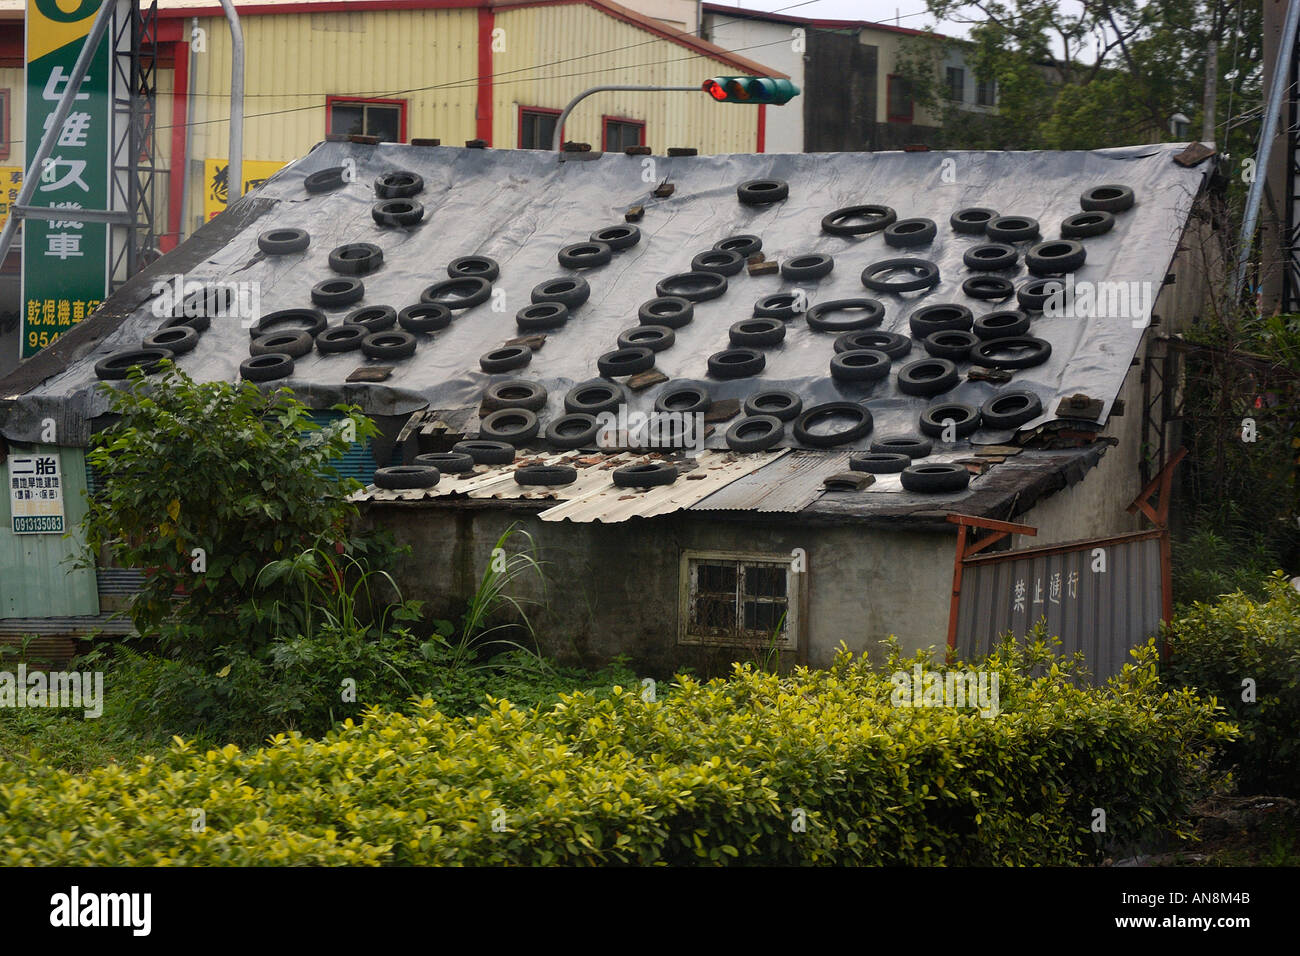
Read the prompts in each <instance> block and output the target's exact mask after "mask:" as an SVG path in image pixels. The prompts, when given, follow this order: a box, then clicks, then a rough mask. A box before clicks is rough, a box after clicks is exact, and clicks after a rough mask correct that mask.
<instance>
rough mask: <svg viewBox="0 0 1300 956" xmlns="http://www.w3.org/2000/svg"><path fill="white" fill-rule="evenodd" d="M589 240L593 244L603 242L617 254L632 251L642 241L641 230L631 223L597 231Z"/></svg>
mask: <svg viewBox="0 0 1300 956" xmlns="http://www.w3.org/2000/svg"><path fill="white" fill-rule="evenodd" d="M587 238H588V239H590V240H591V241H592V242H603V243H604V244H605V245H607V246H609V247H610V248H611V249H612V250H614V251H615V252H622V251H623V250H624V249H631V248H632V247H633V246H635V245H636V244H637V243H638V242H640V241H641V230H640V229H638V228H637V227H636V226H634V225H632V224H631V223H630V222H628V223H619V224H618V225H617V226H606V227H605V228H604V229H597V230H596V231H595V232H593V233H592V234H591V235H590V236H588V237H587Z"/></svg>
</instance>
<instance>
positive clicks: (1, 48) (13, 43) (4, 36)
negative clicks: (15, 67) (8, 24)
mask: <svg viewBox="0 0 1300 956" xmlns="http://www.w3.org/2000/svg"><path fill="white" fill-rule="evenodd" d="M23 52H24V51H23V28H22V26H21V25H18V29H16V30H5V31H4V32H0V59H5V60H12V59H15V58H16V59H17V60H18V61H19V65H20V66H21V65H22V64H23V62H25V61H24V58H23Z"/></svg>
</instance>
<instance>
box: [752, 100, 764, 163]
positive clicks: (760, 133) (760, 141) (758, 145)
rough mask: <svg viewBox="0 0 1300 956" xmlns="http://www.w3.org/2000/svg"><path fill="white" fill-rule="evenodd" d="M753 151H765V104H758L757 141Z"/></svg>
mask: <svg viewBox="0 0 1300 956" xmlns="http://www.w3.org/2000/svg"><path fill="white" fill-rule="evenodd" d="M754 152H756V153H766V152H767V104H766V103H759V104H758V142H757V143H756V144H755V145H754Z"/></svg>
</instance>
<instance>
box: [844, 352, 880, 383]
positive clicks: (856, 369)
mask: <svg viewBox="0 0 1300 956" xmlns="http://www.w3.org/2000/svg"><path fill="white" fill-rule="evenodd" d="M888 376H889V356H888V355H886V354H885V353H884V352H877V351H876V350H875V349H850V350H849V351H847V352H836V353H835V357H834V358H832V359H831V378H833V379H836V380H837V381H841V382H876V381H879V380H880V379H882V378H887V377H888Z"/></svg>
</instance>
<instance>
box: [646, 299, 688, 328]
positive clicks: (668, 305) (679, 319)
mask: <svg viewBox="0 0 1300 956" xmlns="http://www.w3.org/2000/svg"><path fill="white" fill-rule="evenodd" d="M694 317H695V303H693V302H692V301H691V300H690V299H683V298H682V297H681V296H679V295H662V296H659V297H658V298H657V299H650V300H649V301H647V302H642V303H641V307H640V308H638V309H637V321H638V322H640V323H641V324H642V325H662V326H666V327H667V328H670V329H680V328H681V327H682V326H684V325H689V324H690V321H691V319H692V318H694Z"/></svg>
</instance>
